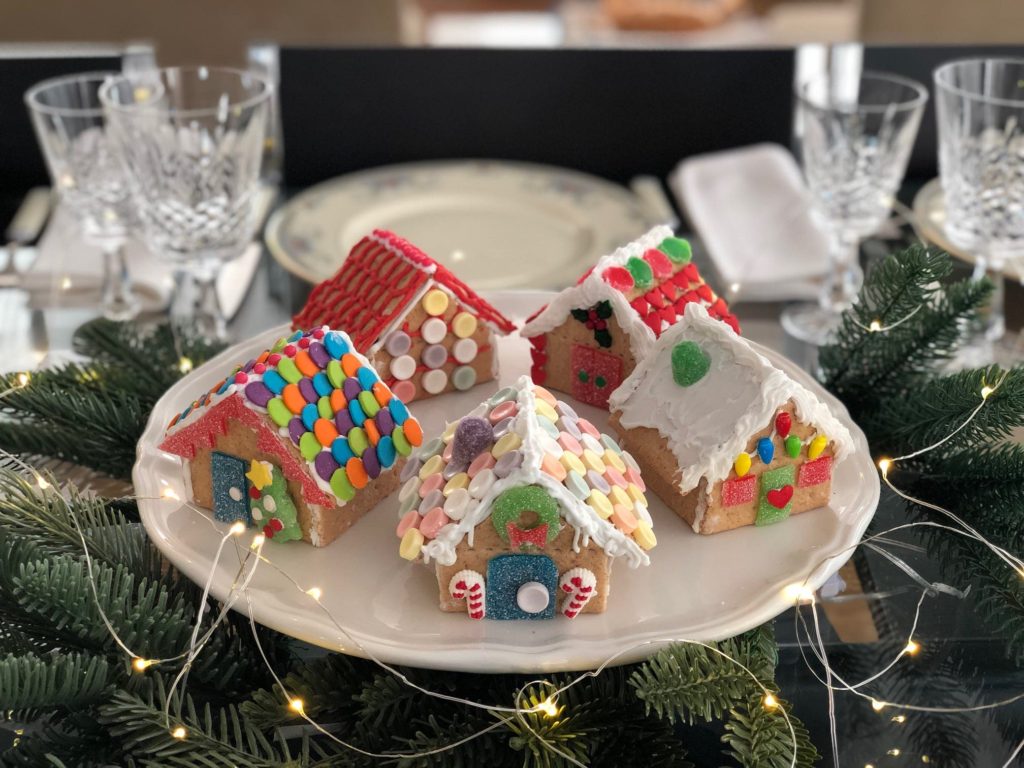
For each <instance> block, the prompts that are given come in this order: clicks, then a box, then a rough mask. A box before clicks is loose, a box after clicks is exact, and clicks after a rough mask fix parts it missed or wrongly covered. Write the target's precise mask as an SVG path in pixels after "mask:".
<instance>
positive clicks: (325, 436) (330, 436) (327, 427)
mask: <svg viewBox="0 0 1024 768" xmlns="http://www.w3.org/2000/svg"><path fill="white" fill-rule="evenodd" d="M313 433H314V434H315V435H316V439H317V440H319V441H320V445H322V446H323V447H324V448H330V447H331V444H332V443H333V442H334V441H335V440H336V439H337V438H338V430H337V429H335V427H334V424H332V423H331V422H330V421H328V420H327V419H317V420H316V422H315V423H314V424H313Z"/></svg>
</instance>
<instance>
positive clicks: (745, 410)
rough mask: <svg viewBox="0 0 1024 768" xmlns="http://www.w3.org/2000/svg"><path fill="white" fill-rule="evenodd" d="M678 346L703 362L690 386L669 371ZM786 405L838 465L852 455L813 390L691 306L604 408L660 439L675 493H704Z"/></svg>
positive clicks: (676, 370) (840, 428) (688, 381)
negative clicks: (823, 439)
mask: <svg viewBox="0 0 1024 768" xmlns="http://www.w3.org/2000/svg"><path fill="white" fill-rule="evenodd" d="M680 345H683V348H682V349H683V351H684V356H686V354H688V353H689V351H690V350H693V349H698V350H699V351H700V353H702V354H703V356H704V358H705V361H706V362H705V363H704V364H703V365H702V366H701V371H700V373H699V376H698V378H697V379H696V381H691V379H689V378H687V377H686V376H685V373H684V372H683V371H681V370H680V369H679V368H678V366H674V365H673V356H674V355H679V352H676V350H677V348H679V347H680ZM690 345H695V346H690ZM687 347H689V350H687V349H686V348H687ZM677 362H678V360H677ZM705 366H706V369H705ZM680 382H683V383H680ZM790 401H792V402H793V404H794V405H795V407H796V417H797V418H798V419H800V420H801V421H802V422H804V423H805V424H808V425H811V426H813V427H815V428H816V429H817V430H818V431H819V434H823V435H826V436H827V437H828V439H829V440H830V441H831V442H832V445H833V447H834V453H835V456H836V459H837V461H838V460H841V459H842V458H843V457H844V456H845V455H846V454H847V453H848V452H849V451H850V450H852V447H853V440H852V438H851V436H850V433H849V431H848V430H847V429H846V427H844V426H843V425H842V423H841V422H840V421H839V420H838V419H836V417H835V416H833V415H832V412H831V411H830V410H829V408H828V406H827V405H825V404H824V403H822V402H821V401H820V400H819V399H818V398H817V397H816V396H815V395H814V393H813V392H811V391H810V390H809V389H807V388H806V387H804V386H803V385H801V384H800V383H799V382H797V381H795V380H793V379H792V378H790V377H789V376H788V375H787V374H786V373H785V372H783V371H781V370H779V369H778V368H776V367H775V366H774V365H772V364H771V362H770V361H769V360H768V359H767V358H766V357H764V356H763V355H761V354H760V353H759V352H758V351H757V350H756V349H754V347H753V346H752V345H751V344H750V342H748V341H747V340H746V339H744V338H742V337H741V336H737V335H736V334H735V333H733V332H732V331H730V330H729V328H728V327H726V326H725V325H724V324H723V323H720V322H718V321H717V320H714V319H712V318H711V317H710V315H709V314H708V312H707V310H706V309H705V308H704V307H702V306H700V305H699V304H694V305H691V306H689V307H687V308H686V312H685V314H684V315H683V318H682V320H680V321H679V322H678V323H676V324H675V325H674V326H673V327H672V328H670V329H668V330H667V331H665V332H664V333H663V334H662V335H661V336H660V337H659V338H658V340H657V342H656V343H655V344H654V347H653V349H652V350H651V353H650V354H649V355H648V356H647V357H645V358H644V359H642V360H641V361H640V362H639V363H638V364H637V367H636V368H635V369H634V370H633V372H632V373H631V374H630V375H629V376H628V377H627V378H626V380H625V381H624V382H623V383H622V385H621V386H620V387H619V388H618V389H616V390H615V391H614V392H613V393H612V395H611V397H610V398H609V402H608V407H609V410H611V411H613V412H618V413H619V418H620V421H621V423H622V426H623V427H626V428H627V429H631V428H634V427H650V428H654V429H657V430H658V431H659V432H660V433H661V434H662V436H664V437H665V439H666V440H667V441H668V444H669V448H670V450H671V451H672V453H673V454H674V456H675V458H676V461H677V462H678V464H679V469H680V476H679V489H680V491H681V492H683V493H686V492H688V491H691V490H693V489H694V488H696V487H697V485H698V484H699V483H700V481H701V480H702V479H704V478H706V479H707V480H708V492H709V493H710V492H711V486H712V485H713V484H714V483H716V482H718V481H719V480H724V479H726V478H727V477H728V476H729V472H730V470H731V469H732V467H733V462H734V461H735V459H736V457H737V455H738V454H740V453H742V452H745V451H746V450H747V443H748V442H749V441H750V438H751V436H753V435H754V434H755V433H757V432H759V431H760V430H762V429H764V428H766V427H768V426H769V425H770V424H771V423H772V422H773V420H774V419H775V417H776V415H777V413H778V412H779V410H780V409H781V408H782V407H783V406H785V405H786V404H787V403H788V402H790Z"/></svg>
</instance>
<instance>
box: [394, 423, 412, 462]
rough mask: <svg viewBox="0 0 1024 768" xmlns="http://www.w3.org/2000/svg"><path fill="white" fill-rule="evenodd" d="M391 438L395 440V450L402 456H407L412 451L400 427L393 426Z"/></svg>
mask: <svg viewBox="0 0 1024 768" xmlns="http://www.w3.org/2000/svg"><path fill="white" fill-rule="evenodd" d="M391 439H392V440H394V441H395V450H397V451H398V452H399V453H400V454H401V455H402V456H408V455H409V453H410V452H411V451H412V446H411V445H409V441H408V440H406V439H405V430H403V429H402V427H395V431H394V432H392V433H391Z"/></svg>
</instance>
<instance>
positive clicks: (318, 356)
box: [309, 342, 331, 368]
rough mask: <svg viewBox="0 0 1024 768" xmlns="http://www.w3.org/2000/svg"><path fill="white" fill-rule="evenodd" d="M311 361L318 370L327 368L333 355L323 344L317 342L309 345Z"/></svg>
mask: <svg viewBox="0 0 1024 768" xmlns="http://www.w3.org/2000/svg"><path fill="white" fill-rule="evenodd" d="M309 359H310V360H312V361H313V363H314V364H315V365H316V367H317V368H326V367H327V364H328V363H329V362H331V355H330V353H329V352H328V351H327V348H326V347H325V346H324V345H323V344H321V343H319V342H316V343H314V344H310V345H309Z"/></svg>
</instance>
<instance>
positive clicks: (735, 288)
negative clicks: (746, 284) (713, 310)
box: [729, 283, 742, 296]
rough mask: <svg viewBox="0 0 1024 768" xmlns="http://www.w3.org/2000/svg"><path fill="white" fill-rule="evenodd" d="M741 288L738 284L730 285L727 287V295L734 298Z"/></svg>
mask: <svg viewBox="0 0 1024 768" xmlns="http://www.w3.org/2000/svg"><path fill="white" fill-rule="evenodd" d="M741 287H742V286H741V285H740V284H739V283H732V284H731V285H730V286H729V293H731V294H732V295H733V296H735V295H736V294H738V293H739V292H740V288H741Z"/></svg>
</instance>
